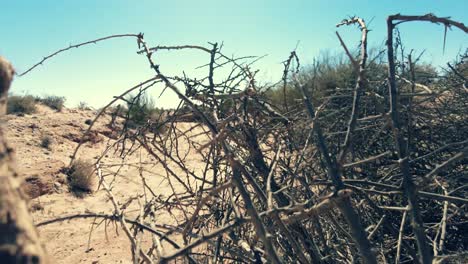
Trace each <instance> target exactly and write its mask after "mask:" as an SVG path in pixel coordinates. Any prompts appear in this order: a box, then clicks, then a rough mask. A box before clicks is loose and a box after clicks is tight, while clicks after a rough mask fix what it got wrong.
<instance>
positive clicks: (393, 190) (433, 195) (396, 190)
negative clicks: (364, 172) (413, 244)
mask: <svg viewBox="0 0 468 264" xmlns="http://www.w3.org/2000/svg"><path fill="white" fill-rule="evenodd" d="M343 182H344V183H345V186H346V187H348V188H353V189H354V188H357V187H356V186H354V185H351V184H350V183H357V184H364V185H370V186H375V187H381V188H384V189H388V190H390V191H385V192H380V191H376V190H367V189H361V190H363V191H365V192H374V193H376V194H381V195H386V196H389V195H394V194H398V195H399V194H401V193H402V192H401V191H400V190H401V188H399V187H397V186H394V185H389V184H383V183H378V182H371V181H365V180H352V179H344V180H343ZM313 184H314V185H332V184H333V183H332V182H329V181H321V182H320V181H316V182H314V183H313ZM417 193H418V195H419V196H421V197H424V198H427V199H432V200H436V201H442V202H444V201H447V202H451V203H463V204H468V199H467V198H462V197H456V196H450V195H442V194H437V193H430V192H424V191H418V192H417Z"/></svg>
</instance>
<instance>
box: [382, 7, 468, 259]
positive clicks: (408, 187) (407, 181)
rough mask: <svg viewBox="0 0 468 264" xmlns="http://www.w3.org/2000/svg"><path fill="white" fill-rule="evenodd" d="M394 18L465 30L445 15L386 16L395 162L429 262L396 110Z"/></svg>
mask: <svg viewBox="0 0 468 264" xmlns="http://www.w3.org/2000/svg"><path fill="white" fill-rule="evenodd" d="M394 21H400V22H398V23H403V22H407V21H430V22H434V23H439V22H440V23H444V24H445V25H450V24H453V25H455V26H457V27H460V28H462V30H463V28H465V29H466V30H465V32H468V28H466V27H465V26H464V25H463V24H461V25H460V24H459V23H453V22H452V21H451V20H448V19H445V18H437V17H435V16H433V15H431V14H429V15H425V16H401V15H399V14H397V15H393V16H389V17H388V19H387V55H388V66H389V67H388V87H389V95H390V114H391V120H392V124H393V137H394V141H395V145H396V146H395V147H396V149H397V153H398V158H399V160H398V163H399V166H400V170H401V172H402V174H403V183H402V185H403V186H402V187H403V191H404V194H405V196H406V198H407V199H408V207H409V211H410V216H411V226H412V228H413V231H414V234H415V238H416V242H417V245H418V249H419V253H420V260H421V262H422V263H423V264H426V263H431V262H432V258H433V257H432V254H431V251H430V250H429V247H428V243H427V239H426V234H425V231H424V226H423V221H422V219H421V214H420V211H419V207H418V197H417V193H416V186H415V184H414V182H413V179H412V175H411V172H410V167H409V162H408V153H407V149H406V142H405V139H404V138H403V136H402V135H401V131H400V130H401V126H400V119H399V111H398V91H397V87H396V80H395V75H396V73H395V56H394V52H393V31H394V28H395V26H396V25H397V24H398V23H397V24H394V23H393V22H394Z"/></svg>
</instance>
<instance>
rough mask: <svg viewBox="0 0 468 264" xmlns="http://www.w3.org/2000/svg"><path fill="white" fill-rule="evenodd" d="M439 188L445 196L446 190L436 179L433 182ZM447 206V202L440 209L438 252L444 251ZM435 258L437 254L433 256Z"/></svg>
mask: <svg viewBox="0 0 468 264" xmlns="http://www.w3.org/2000/svg"><path fill="white" fill-rule="evenodd" d="M435 181H436V182H437V183H438V185H439V186H440V188H442V190H443V191H444V194H445V195H447V188H445V186H444V185H443V184H441V183H440V182H439V181H438V180H437V179H436V180H435ZM448 206H449V202H447V201H445V202H444V206H443V209H442V219H441V220H440V225H441V227H440V228H441V232H440V239H439V251H443V250H444V243H445V237H446V235H447V213H448ZM434 255H435V256H437V254H434Z"/></svg>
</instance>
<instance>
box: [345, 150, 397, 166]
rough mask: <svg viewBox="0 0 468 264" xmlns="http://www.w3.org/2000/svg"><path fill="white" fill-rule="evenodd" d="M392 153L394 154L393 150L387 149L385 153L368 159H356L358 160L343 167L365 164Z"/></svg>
mask: <svg viewBox="0 0 468 264" xmlns="http://www.w3.org/2000/svg"><path fill="white" fill-rule="evenodd" d="M390 154H392V152H391V151H390V150H389V151H385V152H384V153H381V154H378V155H375V156H372V157H369V158H367V159H363V160H359V161H356V162H353V163H348V164H345V165H343V168H352V167H356V166H359V165H362V164H365V163H368V162H371V161H374V160H378V159H380V158H383V157H385V156H387V155H390Z"/></svg>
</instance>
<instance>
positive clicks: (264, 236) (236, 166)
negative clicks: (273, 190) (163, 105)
mask: <svg viewBox="0 0 468 264" xmlns="http://www.w3.org/2000/svg"><path fill="white" fill-rule="evenodd" d="M139 43H141V44H143V48H144V51H145V54H146V57H147V58H148V62H149V64H150V66H151V68H152V69H153V70H154V71H155V72H156V73H157V75H158V76H159V77H160V78H161V79H162V80H163V81H164V83H165V84H166V86H167V87H169V88H170V89H171V90H172V91H173V92H175V93H176V94H177V96H178V97H179V98H180V99H182V100H183V101H184V102H185V103H186V104H187V105H188V106H189V107H190V108H191V109H192V110H193V111H194V112H195V114H197V115H198V116H199V117H200V118H201V119H202V120H203V122H204V123H205V124H206V125H207V126H208V128H209V129H210V130H211V132H212V133H213V134H214V136H216V135H217V133H218V129H217V128H216V126H215V125H213V123H212V122H211V121H210V120H209V119H208V118H207V117H206V115H205V114H204V113H203V112H202V111H200V109H199V108H198V107H197V106H196V105H195V104H194V103H193V102H192V100H190V99H189V98H188V97H187V96H185V95H184V94H183V93H182V92H180V90H179V89H178V88H177V87H176V86H175V85H174V84H172V82H171V81H170V80H169V79H168V78H167V77H166V76H164V75H163V74H162V73H161V71H160V70H159V67H158V66H156V65H155V64H154V62H153V60H152V59H151V52H150V51H149V49H148V47H147V45H146V43H145V42H144V40H143V36H141V38H140V39H139ZM221 145H222V147H223V149H224V151H225V152H226V155H227V157H228V159H229V162H230V165H231V167H232V169H233V177H232V181H233V184H234V185H235V186H236V187H237V189H238V191H239V193H240V194H241V196H242V199H243V200H244V202H245V204H246V207H247V212H248V214H249V215H250V217H252V220H253V224H254V226H255V228H256V232H257V235H258V236H259V237H260V239H261V240H262V241H263V243H264V246H265V251H266V253H267V257H268V259H269V260H270V261H271V262H272V263H281V261H280V259H279V257H278V255H277V253H276V249H275V247H274V246H273V243H272V241H271V235H270V234H268V233H267V231H266V228H265V226H264V225H263V223H262V221H261V218H260V216H259V215H258V212H257V210H256V209H255V207H254V205H253V203H252V199H251V198H250V195H249V193H248V192H247V190H246V189H245V186H244V183H243V182H242V178H241V176H242V175H241V171H242V173H244V175H245V176H246V178H247V180H249V181H252V180H253V179H251V178H249V177H248V176H247V175H248V174H247V173H246V169H245V167H244V166H242V165H241V163H240V162H238V161H237V160H236V159H235V158H234V155H233V152H232V150H231V149H230V148H229V146H228V145H227V143H226V142H225V141H222V142H221ZM253 187H254V188H256V187H255V184H254V185H253ZM257 193H258V194H259V195H260V193H262V192H261V190H260V192H257ZM265 200H266V199H265Z"/></svg>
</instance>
